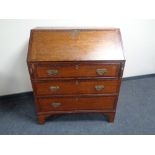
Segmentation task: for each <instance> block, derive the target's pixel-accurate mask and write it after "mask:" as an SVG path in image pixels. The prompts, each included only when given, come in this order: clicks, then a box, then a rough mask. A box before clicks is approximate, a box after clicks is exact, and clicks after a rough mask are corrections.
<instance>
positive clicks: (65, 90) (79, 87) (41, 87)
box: [34, 79, 120, 96]
mask: <svg viewBox="0 0 155 155" xmlns="http://www.w3.org/2000/svg"><path fill="white" fill-rule="evenodd" d="M119 85H120V81H119V80H100V79H98V80H63V81H48V82H47V81H44V82H34V86H35V88H36V89H35V91H36V94H37V95H38V96H39V95H72V94H106V93H110V94H111V93H117V92H118V89H119Z"/></svg>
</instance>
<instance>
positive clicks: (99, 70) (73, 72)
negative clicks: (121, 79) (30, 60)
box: [35, 63, 120, 78]
mask: <svg viewBox="0 0 155 155" xmlns="http://www.w3.org/2000/svg"><path fill="white" fill-rule="evenodd" d="M119 69H120V64H119V63H116V64H59V65H38V66H36V73H35V75H36V78H58V77H61V78H65V77H117V76H119Z"/></svg>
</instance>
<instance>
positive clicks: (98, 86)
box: [95, 85, 104, 91]
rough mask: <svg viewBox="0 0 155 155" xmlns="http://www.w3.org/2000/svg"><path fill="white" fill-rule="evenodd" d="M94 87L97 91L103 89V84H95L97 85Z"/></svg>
mask: <svg viewBox="0 0 155 155" xmlns="http://www.w3.org/2000/svg"><path fill="white" fill-rule="evenodd" d="M95 89H96V90H97V91H100V90H103V89H104V86H103V85H97V86H95Z"/></svg>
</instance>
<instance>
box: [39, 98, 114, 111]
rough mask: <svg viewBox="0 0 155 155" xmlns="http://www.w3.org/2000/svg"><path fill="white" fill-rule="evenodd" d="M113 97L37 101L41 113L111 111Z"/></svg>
mask: <svg viewBox="0 0 155 155" xmlns="http://www.w3.org/2000/svg"><path fill="white" fill-rule="evenodd" d="M115 100H116V97H115V96H99V97H59V98H41V99H38V104H39V109H40V111H41V112H48V111H72V110H108V109H109V110H110V109H111V110H112V109H114V106H115Z"/></svg>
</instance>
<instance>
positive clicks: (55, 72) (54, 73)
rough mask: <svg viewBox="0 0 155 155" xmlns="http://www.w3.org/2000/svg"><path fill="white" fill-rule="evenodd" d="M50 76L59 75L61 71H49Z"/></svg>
mask: <svg viewBox="0 0 155 155" xmlns="http://www.w3.org/2000/svg"><path fill="white" fill-rule="evenodd" d="M47 73H48V75H49V76H52V75H58V73H59V71H58V70H57V69H51V70H47Z"/></svg>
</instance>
